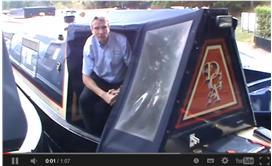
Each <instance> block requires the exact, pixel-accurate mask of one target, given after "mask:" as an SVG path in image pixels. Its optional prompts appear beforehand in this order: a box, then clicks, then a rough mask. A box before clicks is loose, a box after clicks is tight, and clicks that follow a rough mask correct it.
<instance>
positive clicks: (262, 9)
mask: <svg viewBox="0 0 272 166" xmlns="http://www.w3.org/2000/svg"><path fill="white" fill-rule="evenodd" d="M255 11H256V18H257V29H256V33H255V35H256V36H258V37H262V38H266V39H270V38H271V7H270V6H257V7H256V9H255Z"/></svg>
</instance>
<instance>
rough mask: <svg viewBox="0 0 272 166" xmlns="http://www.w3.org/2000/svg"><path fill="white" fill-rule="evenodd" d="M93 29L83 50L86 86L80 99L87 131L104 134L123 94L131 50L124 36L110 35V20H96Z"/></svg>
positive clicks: (113, 33)
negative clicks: (121, 86)
mask: <svg viewBox="0 0 272 166" xmlns="http://www.w3.org/2000/svg"><path fill="white" fill-rule="evenodd" d="M90 28H91V31H92V35H91V36H90V37H89V38H88V39H87V41H86V43H85V45H84V50H83V65H82V79H83V83H84V85H85V87H84V89H83V91H82V93H81V95H80V98H79V104H80V106H79V107H80V108H79V109H80V113H81V115H82V118H83V122H84V125H85V127H86V129H87V130H88V131H89V132H91V133H92V134H95V135H100V134H101V132H102V130H103V128H104V124H105V122H106V120H107V117H108V115H109V113H110V110H111V108H112V106H113V104H114V103H115V102H116V98H117V96H118V94H119V90H120V85H121V84H122V82H123V80H124V77H125V74H126V71H127V67H128V64H129V60H130V56H131V50H130V46H129V43H128V40H127V38H126V37H125V36H124V35H122V34H119V33H115V32H110V28H109V20H108V19H107V18H106V17H94V19H93V20H92V22H91V25H90Z"/></svg>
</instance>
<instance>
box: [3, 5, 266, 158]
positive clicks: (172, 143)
mask: <svg viewBox="0 0 272 166" xmlns="http://www.w3.org/2000/svg"><path fill="white" fill-rule="evenodd" d="M100 15H104V16H107V17H108V18H109V20H110V29H111V31H114V32H117V33H121V34H123V35H125V36H126V37H127V38H128V41H129V43H130V45H131V48H132V61H131V63H130V66H129V67H128V72H127V74H126V78H125V81H124V83H123V85H122V87H121V90H120V94H119V96H118V99H117V102H116V103H115V104H114V107H113V109H112V110H111V113H110V115H109V117H108V119H107V122H106V124H105V127H104V130H103V133H102V135H101V136H96V135H94V134H92V133H89V132H87V131H86V130H85V128H84V125H83V123H82V117H81V115H80V114H79V110H78V99H79V95H80V93H81V91H82V89H83V87H84V86H83V83H82V73H81V71H82V56H83V55H82V53H83V46H84V43H85V41H86V39H87V38H88V37H89V36H90V35H91V30H90V21H91V20H92V18H93V17H94V16H100ZM236 26H237V19H235V18H233V17H232V16H231V15H229V13H228V10H227V9H158V10H103V11H102V10H101V11H100V10H92V11H90V13H86V15H85V17H84V18H83V17H82V18H75V20H73V21H71V22H69V23H67V22H64V21H63V17H58V16H43V17H35V18H28V19H20V20H16V19H6V20H5V21H4V25H3V27H4V28H3V33H4V37H5V41H6V43H7V46H8V52H9V57H10V60H11V62H12V67H13V72H14V75H15V80H16V83H17V86H18V87H19V88H20V89H21V90H22V91H23V92H24V94H25V95H26V96H27V97H28V99H29V100H30V101H31V102H32V103H33V105H35V108H36V109H37V110H38V113H39V116H40V118H41V121H42V127H43V136H44V144H45V145H46V148H45V149H44V151H50V152H122V153H134V152H140V153H141V152H144V153H146V152H166V153H167V152H178V153H210V152H216V153H222V152H225V153H227V152H228V149H229V148H230V147H233V144H232V143H233V142H236V143H239V145H241V146H240V147H239V146H236V147H235V149H233V150H235V151H236V152H241V153H250V152H253V153H259V152H269V151H270V147H267V146H264V144H265V143H267V142H264V141H259V143H258V144H255V143H250V142H249V141H248V140H251V139H252V137H254V136H253V133H254V131H255V130H256V129H258V127H260V126H261V125H260V124H258V122H256V119H255V115H254V111H253V108H252V103H251V102H252V101H251V100H250V96H249V94H250V93H249V89H248V86H247V82H246V78H245V73H244V71H243V68H242V65H241V60H240V55H239V50H238V48H237V44H236V40H235V35H234V32H235V28H236ZM270 80H271V79H270ZM254 85H256V84H252V85H251V86H254ZM267 85H268V84H266V86H267ZM254 87H255V86H254ZM269 87H270V85H269ZM256 90H257V89H254V88H251V92H252V93H253V92H255V91H256ZM265 90H267V89H265ZM268 91H269V92H270V91H271V88H270V89H269V88H268ZM265 92H266V91H265ZM267 102H270V103H271V101H267ZM268 123H269V124H270V122H268ZM266 130H268V129H266ZM268 131H269V132H270V130H268ZM245 133H250V134H251V136H248V134H245ZM254 139H258V138H254ZM260 142H261V143H260ZM244 147H248V148H244Z"/></svg>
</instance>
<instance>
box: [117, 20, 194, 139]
mask: <svg viewBox="0 0 272 166" xmlns="http://www.w3.org/2000/svg"><path fill="white" fill-rule="evenodd" d="M191 25H192V21H187V22H184V23H179V24H175V25H171V26H167V27H163V28H159V29H154V30H150V31H147V33H146V36H145V39H144V46H143V49H142V51H141V55H140V59H139V62H138V64H139V65H138V67H137V69H136V73H135V77H134V80H133V81H132V85H131V89H130V90H129V91H128V96H127V98H126V99H125V101H124V106H123V108H122V113H121V115H120V117H119V119H118V121H117V123H116V126H115V129H117V130H120V131H123V132H126V133H129V134H131V135H134V136H138V137H140V138H143V139H146V140H149V141H153V139H154V137H155V135H156V133H157V130H158V128H159V124H160V121H161V118H162V116H163V112H164V110H165V108H166V104H167V101H168V98H169V95H170V91H171V88H172V84H173V82H174V80H175V77H176V73H177V70H178V67H179V64H180V60H181V57H182V53H183V50H184V47H185V43H186V41H187V38H188V34H189V31H190V28H191ZM143 85H146V86H143Z"/></svg>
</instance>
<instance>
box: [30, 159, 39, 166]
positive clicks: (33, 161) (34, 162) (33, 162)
mask: <svg viewBox="0 0 272 166" xmlns="http://www.w3.org/2000/svg"><path fill="white" fill-rule="evenodd" d="M37 162H38V160H37V159H36V158H32V159H30V163H32V164H34V165H35V164H36V163H37Z"/></svg>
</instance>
